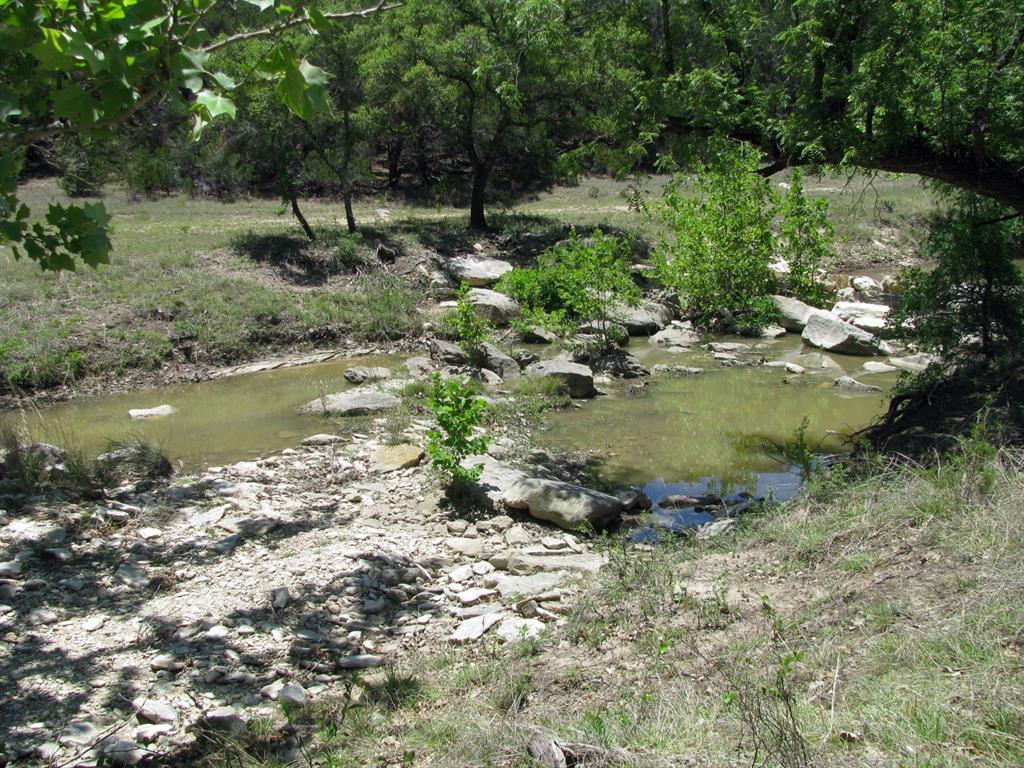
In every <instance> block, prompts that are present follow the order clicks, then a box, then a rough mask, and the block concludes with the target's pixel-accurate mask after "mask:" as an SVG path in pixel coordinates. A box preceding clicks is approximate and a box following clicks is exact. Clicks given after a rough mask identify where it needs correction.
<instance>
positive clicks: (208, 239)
mask: <svg viewBox="0 0 1024 768" xmlns="http://www.w3.org/2000/svg"><path fill="white" fill-rule="evenodd" d="M782 178H783V177H782V176H780V177H779V179H778V180H777V181H779V182H780V183H781V180H782ZM664 182H665V179H664V178H655V179H651V180H648V181H647V182H645V183H644V185H643V188H644V191H645V194H647V195H649V196H650V195H656V194H657V193H658V192H659V191H660V189H661V188H662V186H663V184H664ZM808 186H809V187H810V191H811V193H812V194H820V195H826V196H828V197H829V199H830V200H832V201H833V218H834V221H835V224H836V229H837V233H838V234H839V236H840V240H841V243H842V245H841V251H842V254H843V256H842V258H841V264H840V268H843V262H847V263H852V264H856V265H860V266H862V267H864V266H867V267H870V266H871V265H873V264H881V265H884V270H889V271H894V270H895V269H896V262H898V261H899V259H900V258H903V257H906V256H909V255H911V253H912V251H913V244H914V241H915V238H916V236H917V232H918V230H919V227H920V224H921V222H922V221H923V218H924V217H925V215H926V214H927V212H928V211H929V210H931V207H932V205H933V200H932V196H931V195H930V193H929V192H928V191H927V190H924V189H923V188H921V186H920V184H919V183H918V181H917V180H916V179H915V178H909V177H907V178H884V179H883V178H878V179H874V180H873V181H870V182H867V181H866V180H865V179H863V178H858V179H854V180H853V181H850V182H849V184H847V180H846V179H841V178H825V179H821V180H813V179H811V180H809V183H808ZM627 187H628V185H627V184H626V183H625V182H618V181H613V180H609V179H588V180H585V181H584V182H583V183H582V184H581V185H580V186H578V187H572V188H557V189H555V190H553V191H552V192H550V193H544V194H540V195H537V196H535V197H534V198H533V199H529V200H526V201H524V202H522V203H520V204H519V205H516V206H513V207H508V208H503V209H496V210H495V211H494V213H493V214H492V217H491V220H492V224H493V226H494V227H495V230H494V232H493V233H492V234H491V235H489V236H487V237H483V238H481V237H479V236H477V235H474V234H472V233H469V232H467V231H466V230H465V228H464V218H465V211H463V210H461V209H456V208H451V207H444V206H440V207H417V206H412V205H409V204H406V203H404V202H402V201H400V200H384V199H381V200H364V201H363V202H362V203H361V204H360V205H358V206H357V209H356V214H357V217H358V219H359V221H360V222H361V223H362V225H363V232H362V233H360V234H359V235H356V236H350V235H348V234H346V233H344V232H343V212H342V209H341V206H340V204H337V203H335V202H332V201H322V200H314V201H308V202H305V203H304V210H305V214H306V216H307V218H308V219H309V220H310V222H311V224H312V225H313V227H314V228H316V229H317V231H318V232H319V234H320V239H319V241H318V242H317V243H316V244H313V245H310V244H309V243H308V242H306V241H305V239H304V238H303V237H302V235H301V232H300V230H299V228H298V226H297V224H296V223H295V221H294V220H293V219H292V217H291V215H290V213H288V212H287V211H286V210H285V208H284V207H283V206H281V205H280V203H279V202H277V201H275V200H240V201H237V202H233V203H220V202H216V201H212V200H200V199H191V198H186V197H169V198H162V199H157V200H144V201H139V202H133V201H130V200H129V199H127V197H126V195H125V194H124V193H123V192H122V191H120V190H117V189H112V190H111V191H110V192H109V193H108V195H107V196H106V198H105V202H106V205H107V207H108V209H109V210H110V211H111V212H112V214H113V243H114V254H115V255H114V258H113V263H112V264H110V265H109V266H105V267H101V268H99V269H97V270H89V269H82V270H80V271H79V272H78V273H74V274H41V273H40V271H39V270H38V268H37V267H36V266H35V265H34V264H33V263H28V262H14V261H13V259H11V258H10V256H9V254H8V255H4V256H3V258H0V284H2V285H3V289H2V290H0V383H3V384H6V385H7V387H8V388H15V389H18V390H22V389H26V390H31V389H45V388H52V387H56V386H59V385H61V384H66V383H69V382H73V381H75V380H78V379H81V378H83V377H87V376H93V377H94V378H100V379H105V380H107V381H109V380H111V379H114V378H118V377H124V376H125V375H129V376H133V375H135V376H142V377H145V375H146V372H152V371H157V370H160V369H162V368H167V367H168V366H174V365H175V364H197V365H200V366H202V365H218V364H226V363H234V362H240V361H245V360H250V359H253V358H256V357H259V356H262V355H266V354H269V353H273V352H276V351H282V350H291V349H302V348H309V347H315V346H322V345H329V344H332V343H335V342H337V341H338V340H340V339H345V338H348V339H356V340H378V341H379V340H384V339H394V338H398V337H403V336H407V335H412V334H416V333H418V331H419V328H420V320H419V317H418V314H417V303H418V302H420V301H422V300H423V298H424V293H423V291H422V290H420V289H419V288H418V287H417V281H418V280H420V279H421V276H420V275H418V273H417V272H416V265H417V257H418V256H419V254H421V253H422V252H423V251H424V249H431V250H433V251H437V252H439V253H442V254H451V253H457V252H464V251H467V250H469V249H470V248H471V247H472V245H473V243H475V242H477V241H478V240H483V241H484V242H485V243H487V244H488V246H489V247H490V248H491V249H492V250H500V249H501V248H503V247H505V246H507V245H508V244H510V243H514V242H516V240H517V239H518V238H519V237H521V236H522V235H523V234H525V233H527V232H533V233H538V232H539V233H543V232H551V231H562V230H563V228H564V227H565V226H566V225H567V224H568V225H574V226H580V227H586V226H594V225H603V226H614V227H619V228H622V229H625V230H629V231H632V232H635V233H637V234H638V235H640V236H642V237H645V238H647V239H649V240H653V239H656V237H657V235H658V232H657V231H655V229H654V228H653V225H651V224H649V223H647V222H645V220H644V219H643V218H642V217H641V216H640V215H639V214H637V213H635V212H634V211H631V210H630V207H629V205H628V202H627V198H626V196H625V194H624V193H625V192H626V190H627ZM22 194H23V195H24V197H25V199H26V200H27V202H29V203H30V204H31V205H32V207H33V209H34V210H42V209H43V208H44V207H45V205H46V203H48V202H49V201H51V200H59V199H61V195H60V194H59V192H58V189H57V185H56V183H55V182H54V181H35V182H31V183H29V184H27V185H25V186H24V188H23V190H22ZM382 209H386V211H387V212H386V213H384V212H383V211H382ZM382 248H383V254H384V259H383V260H382V259H381V258H379V254H380V253H381V250H380V249H382ZM876 268H877V267H876Z"/></svg>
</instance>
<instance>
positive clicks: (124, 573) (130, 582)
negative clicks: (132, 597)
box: [114, 563, 149, 589]
mask: <svg viewBox="0 0 1024 768" xmlns="http://www.w3.org/2000/svg"><path fill="white" fill-rule="evenodd" d="M114 576H115V577H116V578H117V579H118V581H120V582H121V583H122V584H125V585H126V586H128V587H131V588H132V589H142V588H144V587H147V586H149V576H147V575H146V574H145V573H144V572H143V571H142V569H140V568H139V567H138V566H137V565H135V564H134V563H121V565H120V566H118V568H117V572H116V573H115V574H114Z"/></svg>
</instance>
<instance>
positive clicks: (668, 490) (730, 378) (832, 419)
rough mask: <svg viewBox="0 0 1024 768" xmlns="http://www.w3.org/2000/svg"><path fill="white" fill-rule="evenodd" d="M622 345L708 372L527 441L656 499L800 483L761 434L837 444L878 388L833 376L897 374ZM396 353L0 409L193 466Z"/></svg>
mask: <svg viewBox="0 0 1024 768" xmlns="http://www.w3.org/2000/svg"><path fill="white" fill-rule="evenodd" d="M745 341H748V342H749V340H745ZM629 349H630V351H631V352H632V353H633V354H635V355H637V356H638V357H639V358H640V359H641V360H642V361H643V362H644V363H645V364H647V365H649V366H651V365H655V364H657V363H667V364H679V365H690V366H698V367H701V368H703V369H704V373H701V374H699V375H696V376H686V377H678V378H675V377H669V376H659V377H652V378H651V379H649V380H648V383H647V384H646V385H644V384H643V383H642V382H637V381H632V382H622V383H616V384H614V385H612V386H607V387H605V388H606V389H607V390H608V395H607V396H605V397H599V398H596V399H595V400H592V401H586V402H583V403H582V404H581V407H580V408H571V409H568V410H566V411H563V412H560V413H554V414H551V415H550V416H549V417H548V419H547V421H546V424H545V426H544V428H543V429H542V430H541V431H539V432H538V433H537V436H536V437H537V441H538V442H539V443H540V444H541V445H542V446H547V447H551V448H559V449H566V450H585V451H593V452H596V454H597V455H598V456H599V458H600V459H601V460H602V464H603V474H604V476H605V477H606V478H607V479H609V480H612V481H614V482H619V483H630V484H636V485H639V486H642V487H643V488H644V489H645V491H646V492H647V494H648V495H649V496H650V497H651V498H652V500H654V501H655V502H656V501H657V500H658V499H660V498H662V497H664V496H665V495H667V494H674V493H684V494H689V495H699V494H701V493H704V492H708V491H711V492H716V493H735V492H739V491H747V492H750V493H753V494H755V495H764V494H766V493H768V492H769V491H770V492H772V493H773V494H774V495H775V496H776V497H777V498H786V497H789V496H791V495H793V494H794V493H795V492H796V490H798V488H799V484H800V481H799V477H798V474H797V473H796V471H795V469H794V468H793V467H788V466H786V465H785V464H784V463H780V461H779V460H777V459H776V458H773V456H772V452H771V451H769V450H766V449H765V448H764V442H765V441H775V442H782V441H784V440H786V439H789V438H791V437H792V436H793V433H794V430H795V429H796V428H797V427H798V426H799V425H800V422H801V420H802V419H803V418H804V417H805V416H806V417H808V419H809V428H808V432H807V436H808V438H809V440H810V441H811V444H812V445H818V444H819V443H820V445H821V447H822V449H824V450H830V449H836V448H839V447H841V444H842V440H841V438H840V437H839V436H838V434H837V433H843V434H847V433H849V432H851V431H853V430H854V429H856V428H858V427H861V426H864V425H865V424H867V423H868V422H869V421H871V419H872V418H874V417H875V416H876V415H878V414H879V413H881V411H882V409H883V407H884V398H883V396H882V395H877V394H876V395H860V396H844V395H841V394H839V393H837V392H835V391H834V390H833V389H832V381H833V380H834V379H835V378H836V376H839V375H842V373H843V372H847V373H851V374H856V375H857V376H858V378H860V379H861V380H863V381H864V382H866V383H872V384H875V385H877V386H880V387H882V388H883V389H884V390H888V388H889V387H891V385H892V384H893V383H894V382H895V376H894V375H890V374H875V375H872V374H868V373H866V372H864V371H863V370H861V365H862V364H863V362H864V360H865V358H844V357H839V356H831V357H829V356H823V355H822V354H820V353H817V352H812V351H810V350H808V349H805V348H804V347H803V346H802V344H801V342H800V338H799V337H798V336H789V337H785V338H784V339H782V340H780V341H774V342H765V343H764V344H763V348H762V349H761V350H760V351H759V354H763V356H764V357H765V358H766V359H768V360H784V361H792V362H796V363H798V364H800V365H802V366H804V367H805V368H807V373H805V374H802V375H791V374H788V373H786V372H785V371H784V370H783V369H781V368H768V367H747V368H722V367H721V366H720V364H719V362H718V361H716V360H714V359H712V357H711V355H710V353H708V352H706V351H704V350H693V351H691V352H687V353H684V354H678V355H674V354H669V353H667V352H664V351H661V350H658V349H656V348H654V347H652V346H651V345H650V344H648V343H647V341H646V340H644V339H635V340H633V342H632V343H631V344H630V347H629ZM537 351H540V350H537ZM403 360H404V358H402V357H398V356H389V357H380V356H373V357H361V358H349V359H343V360H336V361H332V362H329V363H322V364H317V365H307V366H301V367H296V368H286V369H279V370H275V371H268V372H264V373H257V374H250V375H244V376H233V377H229V378H224V379H219V380H215V381H209V382H204V383H200V384H184V385H176V386H170V387H165V388H162V389H158V390H152V391H145V392H136V393H129V394H124V395H114V396H107V397H97V398H82V399H79V400H75V401H72V402H69V403H65V404H61V405H58V406H55V407H52V408H47V409H45V410H43V411H41V412H39V413H38V414H30V413H24V414H15V413H7V414H3V416H2V418H4V419H7V420H15V421H16V422H18V423H19V424H22V425H26V426H28V428H29V430H30V431H31V433H32V434H33V436H34V437H35V438H36V439H40V440H48V441H52V442H57V443H63V444H77V445H78V446H80V447H81V448H82V449H83V450H84V451H85V452H86V453H98V452H100V451H102V450H104V449H105V448H106V446H107V444H108V442H109V441H111V440H123V439H125V438H130V437H134V436H141V437H145V438H146V439H147V440H150V441H153V442H156V443H157V444H159V445H160V446H161V447H162V448H163V449H164V450H165V451H166V452H167V453H168V455H170V456H171V458H172V459H173V460H174V461H175V462H176V463H179V464H180V465H181V466H184V467H185V468H189V469H194V468H198V467H202V466H206V465H211V464H225V463H229V462H233V461H239V460H242V459H247V458H253V457H256V456H262V455H267V454H269V453H272V452H274V451H279V450H281V449H284V448H287V447H293V446H295V445H296V444H297V443H298V442H299V441H300V440H301V439H302V438H303V437H305V436H307V435H309V434H313V433H315V432H323V431H329V430H330V428H331V427H330V424H329V423H328V422H326V421H325V420H324V419H322V418H319V417H316V416H303V415H299V414H298V413H297V412H296V409H297V408H298V407H299V406H300V405H302V404H303V403H306V402H308V401H310V400H313V399H314V398H316V397H318V396H319V395H320V394H321V393H323V392H338V391H343V390H345V389H348V388H350V387H351V386H352V385H350V384H349V383H348V382H347V381H346V380H345V379H344V378H343V376H342V374H343V373H344V371H345V370H346V369H347V368H349V367H352V366H356V365H366V366H375V365H382V366H385V367H388V368H392V369H397V368H398V367H400V366H401V365H402V362H403ZM638 384H639V392H637V385H638ZM165 403H166V404H170V405H172V406H173V407H174V408H175V409H177V412H176V413H175V414H174V415H172V416H169V417H165V418H160V419H153V420H147V421H131V420H130V419H129V418H128V410H129V409H130V408H150V407H154V406H157V405H162V404H165ZM700 521H701V520H697V519H695V520H694V522H700Z"/></svg>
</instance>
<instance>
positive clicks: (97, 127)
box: [0, 0, 356, 269]
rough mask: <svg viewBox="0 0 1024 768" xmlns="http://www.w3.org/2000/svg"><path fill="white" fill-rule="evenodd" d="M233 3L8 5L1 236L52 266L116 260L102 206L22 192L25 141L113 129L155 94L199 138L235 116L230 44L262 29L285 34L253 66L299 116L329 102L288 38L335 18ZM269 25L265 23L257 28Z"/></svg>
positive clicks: (0, 91) (0, 106) (3, 44)
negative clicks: (222, 62)
mask: <svg viewBox="0 0 1024 768" xmlns="http://www.w3.org/2000/svg"><path fill="white" fill-rule="evenodd" d="M246 4H247V5H248V6H251V7H250V8H249V9H248V10H242V11H241V12H239V10H236V9H235V8H234V6H233V5H232V6H230V7H229V4H228V3H225V2H222V1H221V0H171V1H170V2H167V3H164V2H157V0H110V1H109V2H104V3H102V4H101V3H91V2H84V3H68V2H65V0H35V1H33V2H24V3H21V2H19V3H3V4H2V5H0V72H2V75H0V242H5V243H9V244H10V245H11V246H12V248H13V249H14V253H15V255H16V256H17V257H21V256H28V257H29V258H31V259H33V260H35V261H37V262H39V264H40V265H41V266H42V267H43V268H44V269H73V268H74V266H75V259H76V258H81V260H82V261H84V262H85V263H86V264H89V265H91V266H95V265H96V264H101V263H105V262H106V261H107V260H108V258H109V251H110V241H109V240H108V239H107V237H106V226H107V218H106V213H105V212H104V210H103V208H102V206H99V205H94V206H92V207H91V208H89V207H85V208H81V209H79V208H71V209H68V208H63V207H61V206H59V205H57V204H54V205H51V206H50V208H49V211H48V213H47V214H46V216H45V220H44V221H41V222H40V221H37V222H34V223H32V224H29V219H30V216H31V212H30V210H29V208H28V206H27V205H25V203H23V202H21V201H19V199H18V195H17V188H16V183H17V178H18V175H19V173H20V170H21V166H22V163H23V161H24V154H25V147H27V146H29V145H31V144H33V143H35V142H39V141H43V140H47V139H54V138H61V137H70V136H82V137H89V138H99V139H103V138H109V137H110V136H111V135H112V133H111V132H112V129H114V128H115V127H116V126H118V125H120V124H122V123H124V122H125V121H127V120H128V119H129V118H130V117H131V116H132V115H134V114H135V113H136V112H138V111H139V110H141V109H143V108H144V107H145V106H146V105H147V104H149V103H151V102H153V101H154V100H156V99H158V98H159V99H165V100H168V101H170V102H172V103H175V104H180V105H187V109H188V111H189V112H190V113H191V115H192V117H193V132H194V134H195V135H198V134H199V133H201V132H202V130H203V129H204V128H205V127H206V126H207V125H208V124H209V123H210V122H212V121H214V120H217V119H218V118H223V117H227V118H233V117H234V116H235V113H236V107H235V103H234V101H233V99H232V96H231V94H232V92H233V91H234V90H235V89H236V88H237V87H238V85H239V83H238V82H236V80H235V79H234V78H233V77H231V76H230V75H228V74H226V73H225V72H222V71H219V70H217V69H216V68H215V66H214V65H213V63H212V59H211V57H212V56H213V54H214V53H215V52H217V51H219V50H221V49H223V48H226V47H229V46H232V45H235V44H237V43H239V42H242V41H245V40H251V39H255V38H275V39H276V43H275V45H273V46H272V47H271V48H270V50H269V52H267V53H266V55H265V56H263V57H262V58H261V60H260V61H259V62H257V65H256V67H255V68H254V69H253V70H252V72H251V74H250V75H249V76H250V77H251V78H254V79H260V80H267V81H269V82H270V83H271V84H272V85H273V87H274V91H275V93H276V95H277V98H278V99H279V100H280V101H281V102H282V103H283V104H284V105H285V106H286V107H287V108H288V109H289V110H290V111H291V112H292V113H294V114H295V115H297V116H299V117H303V118H309V117H312V116H313V115H314V114H315V113H316V112H318V111H321V110H323V109H325V108H326V101H325V97H324V93H325V91H324V87H325V85H326V84H327V82H328V80H329V76H328V74H327V73H326V72H325V71H324V70H322V69H320V68H319V67H316V66H314V65H313V64H311V63H310V62H308V61H306V60H304V59H301V58H300V57H298V56H297V55H296V54H295V53H294V52H293V51H292V49H291V48H290V47H289V46H288V45H287V44H286V43H284V42H281V38H280V35H281V33H283V32H284V31H285V30H287V29H290V28H293V27H297V26H300V25H302V26H307V27H309V28H312V29H314V30H317V31H326V30H327V29H329V22H330V21H331V19H335V18H348V17H351V16H353V15H356V14H353V13H345V12H339V13H333V14H330V13H323V12H322V11H320V10H318V9H317V8H315V7H311V6H307V5H306V4H298V5H296V6H294V7H293V6H289V5H286V4H284V3H281V4H275V3H272V2H268V1H267V0H246ZM261 24H265V25H266V26H260V25H261Z"/></svg>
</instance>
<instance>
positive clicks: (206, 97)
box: [196, 91, 236, 120]
mask: <svg viewBox="0 0 1024 768" xmlns="http://www.w3.org/2000/svg"><path fill="white" fill-rule="evenodd" d="M196 104H197V105H199V106H200V107H202V108H204V109H205V110H206V112H207V114H208V115H209V116H210V119H211V120H214V119H216V118H218V117H220V116H221V115H227V116H228V117H231V118H234V117H235V112H236V110H235V102H233V101H232V100H231V99H229V98H227V97H226V96H221V95H220V94H219V93H214V92H213V91H200V92H199V93H198V94H197V95H196Z"/></svg>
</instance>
